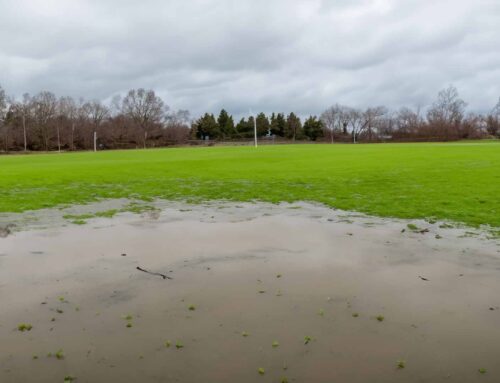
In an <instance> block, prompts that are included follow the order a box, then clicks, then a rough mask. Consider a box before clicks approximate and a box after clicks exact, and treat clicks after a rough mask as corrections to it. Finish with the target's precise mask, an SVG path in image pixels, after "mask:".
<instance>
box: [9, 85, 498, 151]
mask: <svg viewBox="0 0 500 383" xmlns="http://www.w3.org/2000/svg"><path fill="white" fill-rule="evenodd" d="M255 126H256V129H257V134H258V136H259V137H268V138H278V139H282V140H291V141H296V140H310V141H319V140H323V141H331V142H358V141H364V142H377V141H388V140H394V141H402V140H406V141H411V140H418V141H422V140H426V141H432V140H441V141H446V140H457V139H465V138H483V137H488V136H489V137H499V136H500V100H499V101H498V103H497V105H496V106H495V107H494V108H493V109H492V110H491V111H490V112H489V113H487V114H484V115H481V114H476V113H466V103H465V102H464V101H463V100H462V99H461V98H460V96H459V94H458V91H457V89H456V88H454V87H453V86H450V87H449V88H447V89H444V90H442V91H441V92H439V94H438V97H437V99H436V101H435V102H434V103H433V104H432V105H431V106H430V107H429V108H428V110H427V112H426V113H422V112H421V110H420V108H417V109H410V108H401V109H400V110H398V111H390V110H388V109H387V108H386V107H383V106H377V107H370V108H367V109H365V110H361V109H357V108H353V107H349V106H345V105H339V104H335V105H333V106H332V107H330V108H328V109H327V110H325V111H324V112H323V113H322V114H321V115H320V116H319V117H318V116H310V117H309V118H307V119H305V120H304V122H302V121H301V119H300V118H299V117H298V116H297V115H296V114H294V113H289V114H287V115H285V114H284V113H272V114H271V115H270V116H267V115H266V114H264V113H260V114H258V115H257V116H256V117H255V119H254V117H249V118H248V119H246V118H242V119H241V120H240V121H239V122H237V123H236V122H235V121H234V118H233V116H231V115H230V114H229V113H228V112H227V111H226V110H222V111H221V112H220V114H219V115H218V116H217V117H215V116H214V115H213V114H209V113H206V114H205V115H203V116H201V117H200V118H199V119H197V120H195V121H194V122H191V120H190V116H189V112H187V111H184V110H179V111H170V109H169V107H168V106H167V105H166V104H165V103H164V102H163V100H162V99H161V98H160V97H159V96H157V95H156V94H155V92H154V91H153V90H144V89H137V90H135V89H133V90H130V91H129V92H128V93H127V94H126V96H125V97H123V98H121V97H120V96H117V97H115V98H113V100H112V101H111V103H110V104H109V105H106V104H104V103H102V102H101V101H98V100H93V101H85V100H82V99H80V100H78V101H75V100H74V99H73V98H71V97H61V98H57V97H56V96H55V95H54V94H53V93H51V92H40V93H38V94H37V95H34V96H30V95H29V94H25V95H24V96H23V98H22V99H21V100H15V99H13V98H8V97H7V96H6V94H5V92H4V91H3V89H2V88H1V87H0V150H2V151H9V150H46V151H48V150H54V149H57V150H59V151H60V150H88V149H94V150H96V149H98V148H135V147H144V148H146V147H157V146H165V145H170V144H184V143H187V142H188V141H189V140H248V139H251V138H253V136H254V127H255Z"/></svg>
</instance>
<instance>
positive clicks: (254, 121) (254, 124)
mask: <svg viewBox="0 0 500 383" xmlns="http://www.w3.org/2000/svg"><path fill="white" fill-rule="evenodd" d="M253 134H254V137H255V147H257V117H256V116H254V118H253Z"/></svg>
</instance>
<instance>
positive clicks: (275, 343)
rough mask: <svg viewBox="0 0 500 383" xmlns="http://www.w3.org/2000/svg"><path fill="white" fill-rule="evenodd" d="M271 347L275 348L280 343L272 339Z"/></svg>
mask: <svg viewBox="0 0 500 383" xmlns="http://www.w3.org/2000/svg"><path fill="white" fill-rule="evenodd" d="M271 346H272V347H273V348H276V347H279V346H280V344H279V343H278V341H276V340H275V341H274V342H273V344H272V345H271Z"/></svg>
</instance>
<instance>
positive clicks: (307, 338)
mask: <svg viewBox="0 0 500 383" xmlns="http://www.w3.org/2000/svg"><path fill="white" fill-rule="evenodd" d="M311 340H312V338H311V337H310V336H305V337H304V344H309V342H310V341H311Z"/></svg>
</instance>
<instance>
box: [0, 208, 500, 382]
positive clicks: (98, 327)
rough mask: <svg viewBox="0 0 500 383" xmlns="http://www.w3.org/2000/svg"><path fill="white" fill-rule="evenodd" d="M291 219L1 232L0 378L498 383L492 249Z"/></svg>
mask: <svg viewBox="0 0 500 383" xmlns="http://www.w3.org/2000/svg"><path fill="white" fill-rule="evenodd" d="M299 207H300V209H291V208H290V206H271V205H241V206H234V205H231V206H214V205H212V206H204V207H203V206H199V207H193V206H188V207H186V206H173V207H170V208H166V209H164V210H163V211H162V213H161V214H160V215H158V214H156V215H145V216H142V217H138V216H133V215H128V214H125V215H122V216H120V217H117V218H113V219H111V220H109V219H99V220H93V221H91V222H90V223H89V224H87V225H85V226H67V227H62V226H56V227H50V228H47V229H43V230H30V231H21V232H17V233H15V234H13V235H10V236H8V237H7V238H1V239H0V382H62V381H63V380H64V377H65V376H68V375H69V376H73V377H77V378H78V380H77V382H281V381H282V379H283V378H285V377H286V378H287V380H288V382H438V381H450V382H476V381H478V382H498V381H500V252H499V249H500V247H499V244H498V243H495V242H494V241H491V240H489V241H488V240H485V239H478V238H470V237H468V236H466V237H463V236H462V235H460V234H461V233H460V232H459V231H457V230H441V229H439V228H438V227H437V225H427V227H429V229H430V232H429V233H425V234H420V233H412V232H409V231H408V230H406V231H405V232H403V233H402V232H401V231H402V229H404V228H405V227H406V224H407V222H403V221H389V220H381V219H374V218H363V217H348V216H346V214H345V213H343V214H340V213H338V212H334V211H332V210H329V209H326V208H323V207H318V206H311V205H305V204H303V205H300V206H299ZM419 225H422V226H424V223H422V222H420V223H419ZM437 234H439V235H440V236H441V237H442V238H440V239H438V238H439V237H438V238H436V235H437ZM462 234H463V233H462ZM122 254H126V255H122ZM137 266H140V267H142V268H144V269H147V270H150V271H153V272H159V273H163V274H166V275H168V276H169V277H171V278H173V279H172V280H169V279H163V278H162V277H160V276H157V275H151V274H147V273H144V272H141V271H138V270H137V269H136V267H137ZM421 277H422V278H425V279H427V281H426V280H423V279H422V278H421ZM190 306H194V310H190V309H189V308H190ZM128 315H130V316H131V319H129V320H127V319H125V317H126V316H128ZM377 316H378V317H380V318H379V319H382V318H381V316H383V321H379V320H377V318H376V317H377ZM19 323H29V324H31V325H32V326H33V328H32V330H31V331H29V332H19V331H17V326H18V324H19ZM128 323H130V324H131V327H127V324H128ZM243 333H246V335H248V336H243V335H242V334H243ZM305 337H310V338H311V340H310V341H309V342H308V344H305ZM167 341H169V342H170V347H166V345H165V342H167ZM176 342H180V343H182V345H183V347H182V348H180V349H177V348H176ZM273 342H278V343H279V346H277V347H273ZM58 350H63V351H62V352H63V354H64V358H63V359H57V358H56V357H54V356H52V357H48V356H47V354H48V353H49V352H51V353H55V352H57V351H58ZM34 356H36V357H38V358H37V359H34ZM399 360H404V361H405V368H404V369H398V367H397V362H398V361H399ZM259 368H263V369H264V371H265V374H264V375H260V374H259V373H258V369H259ZM480 368H484V369H486V374H480V373H479V371H478V369H480Z"/></svg>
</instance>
